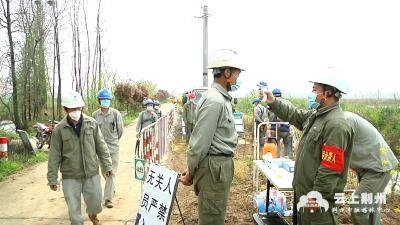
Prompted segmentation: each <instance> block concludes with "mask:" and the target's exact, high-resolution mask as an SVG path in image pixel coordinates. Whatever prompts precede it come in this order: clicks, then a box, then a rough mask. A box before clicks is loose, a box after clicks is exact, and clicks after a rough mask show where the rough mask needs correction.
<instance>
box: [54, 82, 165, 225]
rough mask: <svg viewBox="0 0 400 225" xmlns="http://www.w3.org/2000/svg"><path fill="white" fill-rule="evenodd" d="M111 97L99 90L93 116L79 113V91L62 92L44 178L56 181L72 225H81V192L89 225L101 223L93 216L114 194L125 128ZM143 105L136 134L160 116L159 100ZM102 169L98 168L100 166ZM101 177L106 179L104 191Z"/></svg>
mask: <svg viewBox="0 0 400 225" xmlns="http://www.w3.org/2000/svg"><path fill="white" fill-rule="evenodd" d="M112 98H113V96H112V93H111V92H110V90H108V89H106V88H104V89H101V90H100V91H99V92H98V95H97V99H98V103H99V105H100V108H99V109H97V110H96V111H95V112H93V114H92V117H90V116H87V115H85V114H84V113H82V110H83V107H84V106H85V103H84V101H83V99H82V96H81V94H79V93H78V92H75V91H69V92H67V93H65V94H64V95H63V96H62V99H61V104H62V106H63V107H64V110H65V113H66V116H65V117H64V118H63V119H62V120H61V122H60V123H59V124H58V125H57V126H56V128H55V129H54V130H53V134H52V137H51V145H50V153H49V160H48V172H47V179H48V185H49V186H50V189H51V190H53V191H56V190H57V189H58V187H59V185H60V181H59V179H58V171H60V172H61V176H62V190H63V192H64V197H65V201H66V203H67V206H68V213H69V218H70V221H71V224H72V225H83V218H82V215H81V196H83V199H84V201H85V204H86V212H87V214H88V216H89V219H90V220H91V222H92V223H93V225H98V224H100V222H99V219H98V217H97V214H99V213H100V212H101V211H102V202H103V205H104V206H105V207H107V208H112V207H113V206H114V204H113V198H114V195H115V181H116V180H115V174H116V172H117V169H118V162H119V140H120V138H121V137H122V134H123V132H124V122H123V118H122V115H121V113H120V112H119V111H118V110H117V109H115V108H112V107H111V100H112ZM143 105H144V106H145V107H146V109H145V110H144V111H143V112H141V113H140V114H139V119H138V122H137V133H138V134H140V132H141V130H142V129H143V128H144V127H146V126H148V125H149V124H151V123H153V122H155V121H156V120H157V119H158V118H159V117H161V110H160V102H159V101H158V100H155V101H152V100H151V99H147V100H145V101H144V102H143ZM99 168H100V169H99ZM100 171H101V175H102V176H103V178H104V179H105V186H104V195H103V194H102V188H101V176H100Z"/></svg>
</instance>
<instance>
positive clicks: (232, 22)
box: [62, 0, 400, 97]
mask: <svg viewBox="0 0 400 225" xmlns="http://www.w3.org/2000/svg"><path fill="white" fill-rule="evenodd" d="M203 5H208V9H209V13H210V14H211V16H210V17H209V37H208V39H209V53H212V52H214V51H215V50H217V49H221V48H229V49H233V50H235V51H237V52H238V54H239V55H240V57H241V58H242V61H243V62H244V65H245V67H246V71H245V72H243V73H242V74H241V76H240V79H241V80H242V87H241V89H240V90H239V91H238V94H239V95H242V94H244V93H248V92H249V91H250V90H251V89H254V88H255V87H256V83H257V82H258V81H260V80H263V81H266V82H267V83H268V84H269V88H270V89H273V88H276V87H278V88H280V89H281V90H282V91H283V93H284V94H288V93H290V94H297V95H299V94H306V93H308V92H309V91H310V90H311V84H310V83H308V82H307V81H308V80H309V79H311V74H313V73H315V70H316V68H321V67H327V66H335V67H337V68H339V69H340V70H341V71H342V72H343V74H344V79H345V80H346V81H347V82H348V85H349V94H351V95H352V96H357V95H360V93H361V94H363V95H364V96H365V95H368V94H375V96H376V93H377V92H378V90H380V92H381V94H382V93H386V96H389V97H392V96H393V93H397V95H398V96H399V95H400V88H399V83H400V82H399V80H400V78H399V77H400V76H399V75H400V13H399V9H400V1H398V0H392V1H390V0H334V1H324V0H314V1H311V0H301V1H299V0H292V1H289V0H287V1H283V0H280V1H276V0H275V1H273V0H268V1H266V0H260V1H256V0H245V1H244V0H243V1H235V0H218V1H216V0H214V1H201V0H168V1H166V0H147V1H132V0H103V1H102V21H104V24H103V28H104V32H103V36H104V37H103V44H102V45H103V47H104V48H105V52H104V55H105V61H106V63H107V67H108V68H109V70H111V71H115V72H117V74H118V75H119V76H120V77H122V78H126V79H128V78H130V79H133V80H135V81H137V80H142V79H144V80H151V81H154V82H156V83H157V85H158V88H162V89H167V90H169V91H172V92H174V93H180V92H183V91H184V90H187V89H190V88H193V87H199V86H201V85H202V43H203V42H202V31H203V22H202V20H201V19H198V18H195V17H196V16H201V14H202V8H201V7H202V6H203ZM96 10H97V5H96V2H95V1H90V4H89V11H92V13H91V14H89V17H91V18H92V19H93V18H95V12H96ZM64 27H65V30H66V31H67V32H66V33H64V34H62V35H63V36H64V37H65V35H68V33H69V32H68V31H69V29H70V28H69V25H68V23H66V24H64ZM92 27H94V26H92ZM93 35H94V34H93ZM63 44H64V47H63V49H62V53H67V52H68V51H69V50H68V49H70V46H71V44H70V41H68V40H64V43H63ZM63 62H64V63H69V65H66V66H63V68H64V69H65V70H68V68H71V66H70V65H71V62H70V61H69V58H68V56H66V57H64V58H63ZM63 76H65V77H64V78H63V81H67V80H68V79H70V73H69V72H67V71H64V73H63ZM209 80H210V82H209V84H211V81H212V74H211V73H209ZM63 85H68V86H70V82H69V83H68V82H63Z"/></svg>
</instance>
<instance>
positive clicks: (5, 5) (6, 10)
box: [1, 0, 22, 129]
mask: <svg viewBox="0 0 400 225" xmlns="http://www.w3.org/2000/svg"><path fill="white" fill-rule="evenodd" d="M10 1H11V0H1V6H2V11H3V13H2V14H3V16H4V18H2V21H3V22H5V28H6V29H7V36H8V44H9V50H10V52H9V54H10V67H11V68H10V70H11V80H12V86H13V93H12V98H13V111H14V123H15V125H16V127H17V129H20V128H21V127H22V124H21V120H20V118H19V110H18V84H17V75H16V72H15V65H16V63H15V52H14V40H13V35H12V33H13V32H12V18H11V10H10V8H11V3H10Z"/></svg>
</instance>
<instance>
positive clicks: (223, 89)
mask: <svg viewBox="0 0 400 225" xmlns="http://www.w3.org/2000/svg"><path fill="white" fill-rule="evenodd" d="M211 87H212V88H215V89H217V90H218V91H219V93H221V94H222V95H223V96H224V97H225V98H226V99H228V100H229V101H231V100H232V96H230V95H229V93H228V91H227V90H226V89H225V88H223V87H222V85H220V84H219V83H217V82H213V83H212V84H211Z"/></svg>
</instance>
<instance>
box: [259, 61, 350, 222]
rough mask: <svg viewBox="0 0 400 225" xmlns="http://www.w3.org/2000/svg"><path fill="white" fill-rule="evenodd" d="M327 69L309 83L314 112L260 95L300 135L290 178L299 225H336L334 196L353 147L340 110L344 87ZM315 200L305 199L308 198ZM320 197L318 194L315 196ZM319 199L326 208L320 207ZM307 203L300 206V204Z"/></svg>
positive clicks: (341, 187) (267, 94)
mask: <svg viewBox="0 0 400 225" xmlns="http://www.w3.org/2000/svg"><path fill="white" fill-rule="evenodd" d="M333 70H334V69H333V68H329V69H328V71H326V72H325V73H326V74H324V75H326V77H325V78H324V77H322V78H320V79H316V80H313V81H311V82H312V83H313V84H314V85H313V89H312V92H313V95H314V99H315V102H317V104H318V107H317V110H300V109H297V108H296V107H294V106H293V105H291V104H290V103H288V102H285V101H282V100H280V99H279V98H276V97H274V96H273V94H272V93H271V92H270V91H266V92H264V93H263V98H264V99H265V101H267V102H268V104H269V106H270V110H271V111H272V112H273V113H275V115H277V116H278V117H279V118H281V119H282V120H284V121H288V122H289V123H290V124H292V125H294V126H295V127H296V128H298V129H299V130H301V131H302V132H303V134H302V136H301V139H300V142H299V150H298V152H299V154H297V155H296V163H295V170H294V177H293V190H294V194H295V196H296V197H295V201H296V202H297V204H298V206H299V207H301V208H300V210H299V212H298V214H297V215H298V219H299V224H301V225H309V224H314V223H315V224H317V223H319V224H337V215H336V213H334V212H333V211H332V207H333V206H334V204H335V199H334V196H335V193H343V190H344V186H345V185H346V181H347V172H348V168H349V164H350V156H351V151H352V145H353V129H352V128H351V127H350V125H349V123H348V122H347V120H346V118H345V115H344V113H343V112H342V110H341V109H340V107H339V99H340V98H341V97H342V94H345V93H346V92H347V87H346V86H345V85H344V84H343V82H341V81H340V80H337V79H335V77H336V76H337V74H336V73H337V72H338V71H336V70H335V71H333ZM309 193H310V194H312V195H315V196H312V197H308V196H307V195H308V194H309ZM318 193H319V194H318ZM319 197H322V198H323V199H325V200H326V201H327V203H328V204H329V208H328V209H327V210H325V209H326V208H323V207H321V205H320V204H321V201H320V199H318V198H319ZM300 199H302V200H305V201H306V202H300V201H299V200H300Z"/></svg>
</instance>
